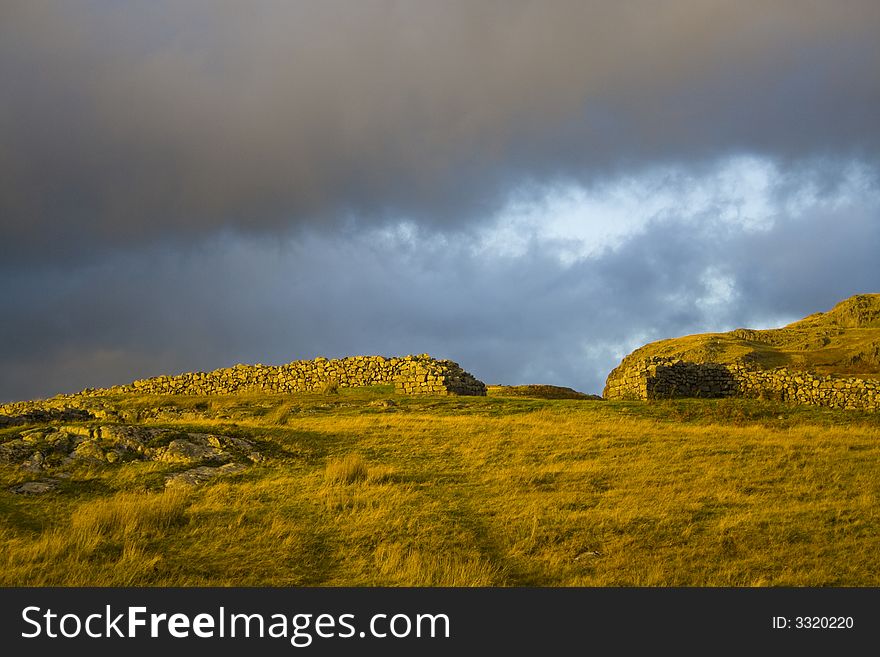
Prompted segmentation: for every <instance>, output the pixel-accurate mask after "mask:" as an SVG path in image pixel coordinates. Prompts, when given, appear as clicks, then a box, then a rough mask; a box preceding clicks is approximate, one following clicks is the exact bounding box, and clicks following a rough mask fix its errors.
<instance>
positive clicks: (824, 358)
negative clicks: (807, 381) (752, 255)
mask: <svg viewBox="0 0 880 657" xmlns="http://www.w3.org/2000/svg"><path fill="white" fill-rule="evenodd" d="M655 356H656V357H663V358H678V359H681V360H685V361H690V362H694V363H742V364H747V365H754V366H757V367H761V368H772V367H785V368H788V369H792V370H805V371H811V372H815V373H817V374H838V375H844V376H857V377H862V378H880V294H860V295H856V296H854V297H851V298H849V299H847V300H845V301H841V302H840V303H839V304H837V305H836V306H835V307H834V308H832V309H831V310H830V311H828V312H824V313H816V314H814V315H810V316H808V317H806V318H804V319H802V320H799V321H797V322H794V323H792V324H789V325H788V326H785V327H783V328H778V329H769V330H762V331H759V330H753V329H736V330H734V331H730V332H728V333H702V334H699V335H689V336H685V337H680V338H672V339H669V340H660V341H658V342H652V343H650V344H648V345H645V346H644V347H641V348H639V349H636V350H635V351H634V352H632V353H631V354H630V355H629V356H627V357H626V358H625V359H624V360H623V363H622V365H624V367H625V366H626V364H627V363H628V362H635V361H637V360H642V359H645V358H649V357H655Z"/></svg>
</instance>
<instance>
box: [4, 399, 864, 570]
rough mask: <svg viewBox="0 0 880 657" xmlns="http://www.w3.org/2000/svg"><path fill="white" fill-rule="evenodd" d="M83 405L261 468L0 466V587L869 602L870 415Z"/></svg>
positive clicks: (618, 407) (329, 402)
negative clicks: (498, 589) (679, 592)
mask: <svg viewBox="0 0 880 657" xmlns="http://www.w3.org/2000/svg"><path fill="white" fill-rule="evenodd" d="M383 400H391V401H393V404H383V403H381V402H382V401H383ZM89 403H92V404H94V405H101V406H103V407H104V408H105V410H108V409H112V410H114V411H115V412H117V413H118V415H119V417H121V418H126V417H127V418H137V421H138V422H140V423H142V424H144V425H146V426H155V427H164V428H170V429H174V430H176V431H180V432H195V431H198V432H204V433H223V434H226V435H232V436H238V437H243V438H248V439H249V440H252V441H254V443H255V444H256V445H257V447H258V449H260V451H262V452H263V453H264V454H265V455H266V460H265V461H264V462H261V463H259V464H254V465H250V466H249V468H248V469H247V470H245V471H243V472H241V473H238V474H234V475H230V476H227V477H221V478H218V479H214V480H211V481H209V482H208V483H206V484H204V485H202V486H200V487H195V488H182V489H181V488H174V489H169V490H168V491H167V492H166V491H165V490H164V487H163V482H164V477H165V475H166V474H168V473H169V472H173V471H176V470H179V469H180V467H181V466H179V465H177V466H175V465H173V464H165V463H155V462H137V461H135V462H130V463H124V464H112V465H110V464H107V465H92V466H87V465H77V466H72V465H71V466H63V467H59V468H57V469H56V470H50V471H49V472H46V473H42V474H33V473H28V472H24V471H22V470H20V469H19V468H17V467H16V466H13V465H11V464H0V585H4V586H10V585H13V586H15V585H39V586H42V585H98V586H106V585H113V586H124V585H131V586H157V585H163V586H175V585H182V586H196V585H224V586H225V585H273V586H274V585H277V586H311V585H330V586H341V585H355V586H362V585H394V586H411V585H428V586H469V585H478V586H486V585H500V586H617V585H620V586H643V585H647V586H678V585H695V586H753V585H758V586H764V585H769V586H832V585H835V586H836V585H842V586H878V585H880V571H878V569H877V568H876V555H877V554H878V553H880V512H878V508H880V507H878V499H880V478H878V477H877V473H878V471H880V415H878V414H870V413H858V412H847V411H838V410H831V409H821V408H810V407H797V406H787V405H782V404H774V403H771V402H758V401H750V400H739V399H723V400H674V401H668V402H667V401H664V402H648V403H645V402H601V401H591V400H579V399H540V398H529V397H519V396H517V397H484V398H475V397H467V398H465V397H436V398H434V397H421V398H420V397H405V396H395V395H393V393H392V391H391V390H390V389H389V388H387V387H379V388H374V389H346V388H341V389H340V390H339V394H338V395H332V396H325V395H322V394H320V393H315V394H303V395H295V396H289V395H287V396H284V395H259V394H253V395H246V396H227V397H212V398H206V397H150V398H148V397H143V398H115V399H93V400H89ZM157 409H161V410H159V411H157ZM129 421H130V420H129ZM101 423H104V424H106V423H107V421H106V420H104V421H101ZM28 428H30V427H16V428H15V430H14V431H10V430H8V429H5V430H3V433H2V435H0V439H2V440H9V439H11V438H13V437H15V436H16V435H17V434H18V432H20V431H24V430H27V429H28ZM61 475H63V476H61ZM47 477H51V478H54V479H55V480H56V481H57V488H56V490H54V491H52V492H50V493H46V494H43V495H33V496H25V495H18V494H15V493H13V492H11V490H10V488H11V487H12V486H14V485H17V484H20V483H21V482H24V481H29V480H38V479H45V478H47Z"/></svg>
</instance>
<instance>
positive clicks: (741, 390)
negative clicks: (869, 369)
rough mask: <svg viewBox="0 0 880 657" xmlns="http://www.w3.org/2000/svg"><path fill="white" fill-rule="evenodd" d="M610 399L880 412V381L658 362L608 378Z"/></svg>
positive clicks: (621, 368) (630, 367)
mask: <svg viewBox="0 0 880 657" xmlns="http://www.w3.org/2000/svg"><path fill="white" fill-rule="evenodd" d="M603 395H604V396H605V398H606V399H641V400H648V399H664V398H670V397H735V396H738V397H751V398H758V399H774V400H779V401H788V402H795V403H801V404H810V405H816V406H830V407H833V408H847V409H862V410H880V381H878V380H874V379H861V378H855V377H840V376H834V375H826V376H820V375H815V374H811V373H809V372H802V371H794V370H788V369H785V368H782V367H777V368H774V369H768V370H762V369H757V368H754V367H747V366H745V365H740V364H731V365H725V364H720V363H692V362H686V361H682V360H677V359H665V358H660V357H653V358H648V359H643V360H640V361H635V362H632V363H622V364H621V366H619V367H618V368H616V369H615V370H613V371H612V372H611V374H609V375H608V380H607V382H606V385H605V391H604V393H603Z"/></svg>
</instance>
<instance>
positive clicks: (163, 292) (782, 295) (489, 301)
mask: <svg viewBox="0 0 880 657" xmlns="http://www.w3.org/2000/svg"><path fill="white" fill-rule="evenodd" d="M866 198H868V197H866ZM866 198H862V199H854V200H852V201H849V202H847V203H843V204H841V203H838V204H837V205H834V206H833V207H831V206H826V205H823V204H821V203H818V204H815V205H814V206H811V207H810V208H807V210H806V211H804V212H803V213H801V214H800V215H798V216H786V215H780V216H778V217H777V219H776V221H775V222H774V223H773V225H772V226H771V227H770V228H768V229H766V230H745V229H740V230H733V229H731V228H730V227H728V228H727V229H726V230H721V229H720V227H719V223H718V222H717V221H713V220H712V218H711V217H704V218H702V219H703V220H701V221H696V222H695V221H694V220H693V218H690V219H688V220H681V219H679V218H675V217H664V218H658V219H657V220H655V221H654V222H652V223H650V224H648V226H647V227H646V228H645V229H644V230H643V231H642V232H641V233H639V234H637V235H633V236H631V237H630V238H629V239H628V240H626V241H625V242H623V243H622V244H621V245H620V246H619V247H617V248H614V249H609V250H607V251H605V252H604V253H602V254H601V255H599V256H597V257H593V258H588V259H584V260H581V261H578V262H576V263H574V264H571V265H564V264H562V263H561V262H560V260H559V259H558V257H557V250H556V246H555V245H554V244H553V243H545V242H540V241H533V242H532V243H531V244H530V246H529V247H528V248H527V249H526V250H525V251H524V252H523V253H522V254H521V255H518V256H515V257H497V256H496V257H487V256H486V254H484V253H479V252H477V251H475V250H474V249H473V248H472V245H473V240H472V236H471V235H470V234H469V233H468V232H466V231H465V232H459V233H457V234H447V235H446V236H439V235H437V234H436V233H432V232H429V231H424V230H421V231H418V230H417V231H415V233H414V236H413V237H412V238H411V239H402V238H399V237H395V238H388V237H382V236H381V233H379V232H375V231H373V232H368V233H350V234H348V235H346V236H343V235H339V234H337V235H335V236H333V237H328V236H323V235H318V234H315V235H311V236H301V237H300V238H298V239H296V240H285V241H283V242H279V241H278V240H275V239H272V238H267V237H264V238H253V239H249V240H242V239H238V238H236V239H228V238H218V239H215V240H213V241H211V242H209V243H203V244H201V245H199V246H196V247H187V248H177V249H169V248H167V247H166V248H162V249H158V248H150V249H145V250H142V251H140V252H139V253H137V254H133V255H132V254H129V255H127V256H122V255H116V256H113V257H111V258H109V259H107V260H106V261H105V262H104V263H102V264H100V265H91V266H89V267H82V268H79V269H78V270H76V271H75V272H71V271H70V270H67V269H64V268H54V269H44V270H41V274H40V275H39V276H37V275H33V274H32V275H29V276H27V277H24V278H22V279H21V280H20V281H18V284H16V285H15V286H14V287H13V288H11V289H12V292H11V294H10V298H9V299H7V303H8V304H10V306H11V307H14V308H16V312H15V313H13V314H11V315H10V316H8V317H7V318H5V321H4V322H3V323H2V324H0V361H2V362H3V364H4V369H3V372H4V376H3V378H2V381H0V399H12V398H26V397H32V396H37V395H47V394H54V393H56V392H60V391H74V390H77V389H79V388H82V387H85V386H101V385H110V384H113V383H122V382H127V381H129V380H132V379H133V378H136V377H140V376H148V375H156V374H160V373H169V372H177V371H185V370H195V369H213V368H216V367H221V366H226V365H232V364H234V363H235V362H264V363H281V362H287V361H289V360H293V359H296V358H313V357H315V356H318V355H324V356H327V357H338V356H344V355H349V354H357V353H384V354H389V355H390V354H402V353H421V352H423V351H428V352H429V353H432V354H434V355H437V356H440V357H447V358H452V359H455V360H458V361H459V362H460V363H461V364H462V365H463V366H464V367H465V368H467V369H469V370H470V371H472V372H474V373H475V374H476V375H477V376H479V377H481V378H483V379H484V380H486V381H487V382H492V383H495V382H497V383H509V384H513V383H537V382H543V383H553V384H558V385H567V386H572V387H576V388H579V389H582V390H585V391H589V392H599V391H601V387H602V384H603V381H604V377H605V376H606V374H607V372H608V371H609V370H610V369H611V368H612V367H613V366H614V365H615V364H616V361H617V359H618V358H619V357H620V356H622V355H623V353H622V352H625V351H627V350H628V349H630V348H633V347H635V346H639V345H640V344H642V343H643V342H646V341H649V340H654V339H660V338H664V337H671V336H676V335H683V334H689V333H695V332H701V331H713V330H728V329H731V328H734V327H737V326H752V327H767V326H771V325H774V323H777V322H779V321H780V320H781V319H785V318H788V319H795V318H798V317H801V316H804V315H807V314H809V313H812V312H816V311H819V310H826V309H828V308H830V307H831V306H832V305H833V304H834V303H836V302H837V301H839V300H840V299H843V298H845V297H847V296H849V295H851V294H854V293H858V292H870V291H877V290H880V274H878V270H877V266H876V254H877V252H878V250H880V206H878V203H877V201H876V197H874V200H870V198H868V200H866ZM706 272H716V273H718V274H719V275H723V276H727V277H729V278H730V280H731V281H732V282H733V283H734V291H735V294H734V295H733V296H732V298H731V299H730V300H729V301H727V302H723V303H715V304H708V305H700V304H699V303H696V300H699V299H700V298H703V297H705V296H706V295H707V294H708V293H709V292H711V290H710V289H709V288H708V287H707V284H706V281H705V279H704V274H706Z"/></svg>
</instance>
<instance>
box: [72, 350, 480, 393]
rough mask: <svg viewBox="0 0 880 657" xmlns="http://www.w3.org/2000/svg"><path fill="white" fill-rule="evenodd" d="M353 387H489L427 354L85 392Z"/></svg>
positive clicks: (239, 368) (196, 375)
mask: <svg viewBox="0 0 880 657" xmlns="http://www.w3.org/2000/svg"><path fill="white" fill-rule="evenodd" d="M330 382H335V383H337V384H338V385H339V386H340V387H344V388H353V387H359V386H371V385H380V384H389V383H393V384H394V386H395V391H396V392H400V393H406V394H411V395H418V394H425V395H485V394H486V386H485V384H484V383H483V382H482V381H479V380H477V379H476V378H474V377H473V375H471V374H469V373H467V372H465V371H464V370H463V369H461V367H459V365H458V363H454V362H452V361H451V360H437V359H435V358H431V357H430V356H429V355H428V354H422V355H420V356H404V357H402V358H386V357H384V356H350V357H347V358H340V359H332V360H328V359H327V358H316V359H315V360H298V361H294V362H292V363H288V364H286V365H279V366H270V365H236V366H235V367H229V368H225V369H219V370H214V371H213V372H188V373H186V374H180V375H178V376H159V377H155V378H152V379H142V380H140V381H135V382H134V383H131V384H129V385H125V386H114V387H112V388H105V389H101V390H86V391H84V393H83V394H86V395H103V394H117V393H129V392H135V393H139V394H153V395H217V394H231V393H236V392H245V391H263V392H279V393H293V392H311V391H319V390H321V389H323V388H324V386H326V385H327V384H328V383H330Z"/></svg>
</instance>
